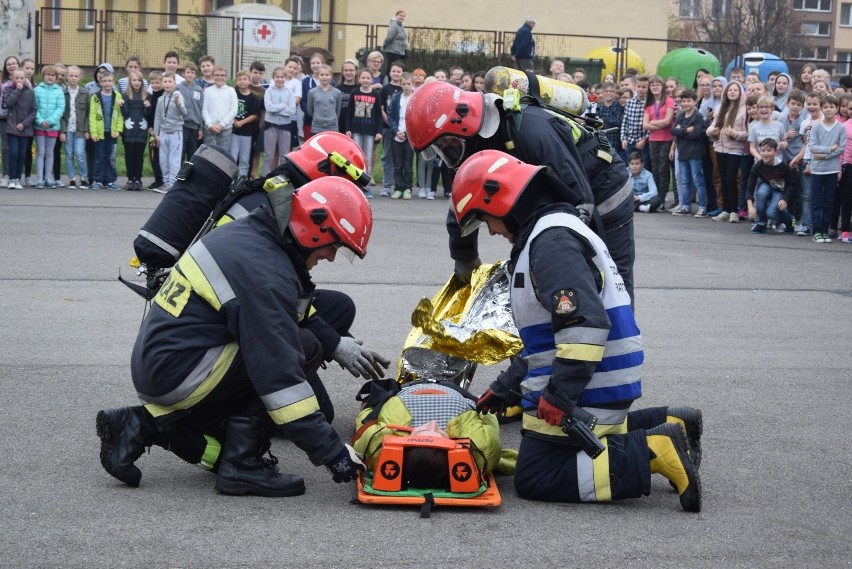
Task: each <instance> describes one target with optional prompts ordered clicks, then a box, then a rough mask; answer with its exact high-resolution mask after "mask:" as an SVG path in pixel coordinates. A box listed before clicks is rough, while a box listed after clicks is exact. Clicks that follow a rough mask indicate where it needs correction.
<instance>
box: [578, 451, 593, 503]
mask: <svg viewBox="0 0 852 569" xmlns="http://www.w3.org/2000/svg"><path fill="white" fill-rule="evenodd" d="M577 491H578V493H579V494H580V501H581V502H596V501H597V497H596V496H595V466H594V462H593V461H592V459H591V458H590V457H589V455H587V454H586V453H584V452H582V451H580V452H578V453H577Z"/></svg>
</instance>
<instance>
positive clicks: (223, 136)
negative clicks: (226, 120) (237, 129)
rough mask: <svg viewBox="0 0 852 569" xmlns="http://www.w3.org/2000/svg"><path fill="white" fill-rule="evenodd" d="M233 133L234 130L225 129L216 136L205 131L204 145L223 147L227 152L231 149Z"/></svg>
mask: <svg viewBox="0 0 852 569" xmlns="http://www.w3.org/2000/svg"><path fill="white" fill-rule="evenodd" d="M231 131H232V129H230V128H226V129H223V130H222V131H221V132H220V133H219V134H214V133H213V132H211V131H210V130H208V129H206V128H205V129H204V144H215V145H217V146H221V147H222V148H224V149H225V150H228V149H229V148H231Z"/></svg>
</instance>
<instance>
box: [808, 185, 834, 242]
mask: <svg viewBox="0 0 852 569" xmlns="http://www.w3.org/2000/svg"><path fill="white" fill-rule="evenodd" d="M836 189H837V173H836V172H835V173H834V174H811V215H812V216H813V224H814V226H813V229H814V233H828V226H829V223H830V221H831V208H832V206H834V192H835V191H836Z"/></svg>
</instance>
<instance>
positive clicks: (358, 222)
mask: <svg viewBox="0 0 852 569" xmlns="http://www.w3.org/2000/svg"><path fill="white" fill-rule="evenodd" d="M279 191H280V192H282V194H281V195H274V196H271V197H270V204H271V205H272V207H271V208H266V207H262V208H259V209H257V210H255V211H254V212H253V213H252V214H251V215H249V216H246V217H244V218H242V219H239V220H236V221H234V222H232V223H229V224H227V225H226V226H224V227H221V228H218V229H216V230H215V231H212V232H210V233H209V234H207V235H206V236H204V237H203V238H202V239H201V240H200V241H198V242H196V243H194V244H193V245H192V246H191V247H190V248H189V249H188V250H187V251H186V252H185V253H184V254H183V255H182V256H181V257H180V259H179V260H178V262H177V264H176V265H175V266H174V268H173V269H172V270H171V272H170V273H169V276H168V278H167V279H166V281H165V282H164V283H163V286H162V287H161V288H160V289H159V291H158V292H157V295H156V297H155V299H154V303H153V306H152V307H151V310H150V312H149V314H148V316H147V317H146V319H145V321H144V322H143V324H142V328H141V330H140V333H139V336H138V338H137V341H136V344H135V346H134V348H133V354H132V359H131V373H132V378H133V384H134V386H135V388H136V391H137V394H138V396H139V397H140V399H141V400H142V401H143V402H145V405H144V406H139V407H127V408H120V409H112V410H104V411H100V412H99V413H98V415H97V422H96V424H97V433H98V436H99V437H100V439H101V464H102V465H103V467H104V468H105V469H106V470H107V472H109V473H110V474H111V475H113V476H114V477H116V478H118V479H119V480H121V481H122V482H124V483H126V484H129V485H131V486H138V485H139V481H140V478H141V472H140V470H139V468H138V467H137V466H136V465H135V464H134V463H135V462H136V460H137V459H139V458H140V457H141V455H142V454H143V452H144V451H145V449H146V447H149V446H151V445H157V446H161V447H163V448H165V449H166V450H169V451H171V452H173V453H174V454H176V455H177V456H178V457H180V458H182V459H183V460H185V461H187V462H189V463H191V464H195V465H198V466H200V467H202V468H204V469H208V470H212V471H215V472H216V473H217V477H216V484H215V486H216V489H217V490H218V491H220V492H222V493H226V494H257V495H261V496H293V495H297V494H301V493H303V492H304V490H305V486H304V481H303V480H302V478H301V477H299V476H296V475H291V474H282V473H280V472H279V471H278V467H277V466H276V463H277V459H275V457H273V456H272V455H271V454H270V455H269V457H265V456H264V453H266V452H267V451H268V450H269V448H270V437H271V435H272V433H273V430H274V429H275V428H276V426H277V427H279V428H281V429H282V430H283V431H284V433H285V434H286V435H287V436H288V437H289V438H290V439H291V440H292V441H293V442H294V443H295V444H296V445H297V446H298V447H299V448H301V449H302V450H303V451H305V452H306V453H307V455H308V457H309V458H310V460H311V461H312V462H313V463H314V464H316V465H326V466H327V467H328V468H329V469H330V471H331V473H332V476H333V478H334V481H335V482H348V481H351V480H353V479H354V478H355V477H356V475H357V473H358V472H359V471H362V470H363V468H364V466H363V464H362V463H361V462H360V460H359V459H358V458H357V455H356V454H355V453H354V451H352V449H351V448H350V447H348V446H347V445H344V444H343V442H342V440H341V438H340V436H339V435H338V434H337V433H336V432H335V430H334V429H333V428H332V427H331V425H329V423H328V422H327V421H326V420H325V418H324V417H323V415H322V413H320V408H319V405H318V402H317V397H316V395H315V393H314V391H313V389H312V387H311V385H310V383H308V382H307V381H306V377H305V376H306V374H305V371H304V370H305V369H310V368H311V367H313V370H314V371H315V370H316V367H318V366H319V364H320V362H321V358H320V357H318V355H319V354H321V353H322V349H321V346H320V345H319V341H318V340H317V339H316V337H315V336H314V335H313V334H312V333H311V332H310V331H309V330H308V329H305V328H300V326H299V322H300V321H301V320H302V319H304V318H305V317H306V316H307V314H306V311H307V310H308V307H309V304H310V298H311V293H312V292H313V290H314V285H313V283H312V282H311V276H310V270H311V269H313V268H314V267H315V266H316V265H317V263H318V262H319V261H321V260H327V261H329V262H333V261H334V260H335V258H336V257H337V256H338V255H344V256H346V257H347V258H349V259H350V260H352V259H354V257H356V256H357V257H359V258H363V256H364V255H365V254H366V252H367V243H368V241H369V238H370V233H371V230H372V214H371V211H370V207H369V205H368V203H367V200H366V198H365V197H364V195H363V193H362V192H361V190H360V189H359V188H358V187H357V186H355V185H354V184H353V183H352V182H350V181H348V180H345V179H343V178H340V177H327V178H322V179H320V180H316V181H313V182H310V183H308V184H306V185H305V186H303V187H302V188H301V189H299V190H297V191H295V192H293V191H288V190H287V189H285V188H282V189H279V190H278V191H276V192H275V193H276V194H277V193H278V192H279Z"/></svg>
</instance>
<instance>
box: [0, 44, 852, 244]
mask: <svg viewBox="0 0 852 569" xmlns="http://www.w3.org/2000/svg"><path fill="white" fill-rule="evenodd" d="M383 63H384V58H383V55H382V53H381V52H378V51H375V52H371V53H369V54H368V55H367V57H366V61H365V66H364V67H359V65H358V62H357V61H355V60H352V59H347V60H346V61H345V62H344V63H343V65H342V66H341V68H340V74H339V81H340V82H339V84H338V83H336V82H335V80H334V75H335V74H334V70H333V69H332V68H331V67H330V66H329V65H327V64H326V62H325V60H324V59H323V56H322V54H321V53H316V54H314V55H313V56H311V58H310V60H309V62H308V66H307V71H308V74H307V75H306V74H304V73H303V67H305V65H304V62H303V60H302V58H301V57H299V56H292V57H289V58H287V60H286V61H284V63H283V64H282V65H281V66H279V67H276V68H275V69H273V70H272V73H271V82H270V83H266V82H265V72H266V68H265V66H264V65H263V63H261V62H255V63H253V64H252V65H251V67H250V69H248V70H241V71H238V72H237V73H236V74H235V75H234V77H233V80H234V81H233V82H234V85H235V86H234V87H231V86H230V85H229V84H228V76H227V71H226V70H225V69H224V68H223V67H220V66H217V65H216V62H215V61H214V60H213V58H212V57H210V56H204V57H202V58H201V59H200V61H199V62H198V65H196V64H195V63H194V62H187V63H185V64H184V65H183V67H181V65H180V59H179V57H178V55H177V54H176V53H175V52H167V53H166V54H165V57H164V58H163V70H162V71H160V70H157V71H151V72H150V73H148V74H147V77H146V76H144V75H143V73H142V63H141V61H140V60H139V58H138V57H137V56H131V57H129V58H128V59H127V61H126V63H125V70H124V73H123V74H122V75H123V76H122V77H121V79H120V80H118V81H117V82H116V72H115V70H114V69H113V67H112V66H111V65H110V64H108V63H105V64H103V65H101V66H99V67H98V68H97V69H96V70H95V72H94V80H93V81H91V82H90V83H87V84H86V85H81V84H80V81H81V76H82V74H81V70H80V69H79V68H78V67H76V66H69V67H68V68H66V67H65V66H63V65H59V64H57V65H46V66H44V67H43V68H42V69H41V79H42V80H41V82H40V83H38V84H36V82H35V75H36V66H35V63H34V62H33V61H32V60H23V61H19V60H18V59H17V58H16V57H7V58H6V59H5V61H4V64H3V69H2V78H0V96H2V104H0V133H2V150H3V153H2V165H3V177H2V180H0V184H2V186H3V187H7V188H10V189H19V188H22V187H23V186H25V185H29V186H34V187H64V186H65V184H64V183H63V181H62V178H61V176H60V172H61V163H62V160H61V156H62V154H63V152H62V151H61V148H62V147H63V145H64V157H65V160H64V162H65V174H66V176H67V180H68V187H71V188H90V187H91V188H93V189H102V188H109V189H119V188H118V186H117V172H116V167H115V144H116V143H117V141H118V139H119V138H121V140H122V143H123V148H124V159H125V168H126V171H125V172H124V173H125V174H126V176H127V184H126V185H125V189H127V190H141V189H142V188H143V184H142V171H143V165H144V157H145V154H146V148H147V153H148V157H149V160H150V163H151V168H152V170H153V174H154V182H153V183H152V184H150V185H149V186H148V188H147V189H150V190H153V191H158V192H165V191H167V190H168V188H169V187H170V185H171V184H173V183H174V180H175V177H176V176H177V174H178V171H179V169H180V165H181V161H182V160H184V159H186V158H188V157H189V156H191V155H192V154H193V153H194V152H195V150H196V149H197V147H198V145H199V144H200V143H201V142H202V141H204V142H207V143H210V144H217V145H220V146H222V147H224V148H226V149H228V150H229V151H230V153H231V154H232V155H233V157H234V159H235V161H236V162H237V163H238V164H239V169H240V174H241V175H246V176H256V175H258V174H266V173H268V172H269V171H271V170H272V169H273V168H274V167H275V166H276V165H277V164H278V163H279V162H280V161H281V160H282V158H283V156H284V155H285V154H287V153H288V152H289V151H290V150H291V149H292V148H294V147H297V146H298V145H299V144H300V143H301V142H303V141H304V140H305V138H306V137H310V136H311V135H312V134H316V133H318V132H323V131H328V130H337V131H339V132H342V133H345V134H347V135H348V136H350V137H352V138H353V139H354V140H355V141H356V142H357V143H358V144H359V146H361V147H362V148H363V149H364V151H365V154H366V156H367V170H368V173H370V174H372V173H373V169H374V165H375V164H376V162H377V160H380V161H381V165H382V170H383V175H382V189H381V196H382V197H388V198H391V199H403V200H408V199H411V198H412V197H414V196H415V195H416V196H417V197H419V198H422V199H435V198H436V197H437V194H438V186H439V181H441V182H442V185H443V193H444V197H449V193H450V188H451V186H452V171H451V170H450V169H449V168H447V167H446V165H444V164H442V163H441V161H440V158H436V159H435V160H433V161H429V160H424V159H423V157H422V156H420V155H419V154H415V153H413V152H412V150H411V147H410V145H409V144H408V140H407V133H406V122H405V109H406V104H407V101H408V99H409V97H410V96H411V93H412V92H413V91H414V90H415V89H417V88H418V87H419V86H420V85H422V84H424V83H426V82H429V81H447V82H450V83H453V84H455V85H456V86H458V87H459V88H462V89H467V90H472V91H482V90H483V88H484V75H485V74H484V72H476V73H471V72H465V71H464V70H463V69H461V68H460V67H453V68H451V69H450V70H449V71H446V70H444V69H437V70H435V71H434V73H433V74H432V75H431V76H428V75H427V73H426V72H425V71H424V70H422V69H414V70H413V71H412V72H410V73H408V72H406V70H405V64H404V62H403V61H401V60H395V61H393V62H392V63H391V64H390V65H389V66H388V69H387V73H382V67H383ZM199 71H200V74H201V76H200V77H199V76H198V73H199ZM550 75H551V76H552V77H553V78H555V79H559V80H562V81H569V82H573V83H577V84H578V85H579V86H581V87H582V88H584V89H586V90H587V91H589V92H590V95H591V97H590V99H592V100H596V105H595V112H596V113H597V114H598V116H599V117H600V118H601V119H602V120H603V122H604V125H605V128H606V129H607V138H608V140H609V142H610V144H611V146H612V147H613V149H614V151H616V152H617V153H618V154H619V156H621V158H622V160H623V161H624V162H625V163H626V164H627V166H628V168H629V170H630V173H631V178H632V180H633V189H634V200H635V203H636V210H637V211H639V212H646V213H653V212H665V211H668V212H671V213H672V214H674V215H677V216H686V215H691V216H694V217H698V218H708V217H709V218H711V219H712V220H714V221H720V222H721V221H727V222H731V223H735V222H739V221H741V220H745V219H749V220H751V222H752V226H751V231H752V232H753V233H764V232H766V231H767V230H770V229H771V230H774V231H775V232H778V233H784V232H795V233H796V234H797V235H802V236H805V235H808V236H812V237H813V240H814V241H815V242H818V243H824V242H829V241H831V240H832V239H834V238H839V239H842V240H843V241H846V242H852V236H850V216H852V169H849V168H847V165H848V164H850V163H852V136H850V135H852V121H849V122H847V117H848V116H849V115H850V114H852V93H846V87H848V86H850V85H849V84H852V80H850V81H841V86H840V87H837V88H835V89H834V90H833V89H832V84H831V81H830V75H829V74H828V73H827V72H825V71H824V70H820V69H815V68H814V66H812V65H805V66H804V67H803V69H802V71H801V73H799V76H798V78H795V79H794V78H793V77H791V76H790V75H788V74H786V73H777V72H773V73H772V74H770V77H769V81H768V82H766V83H764V82H763V81H761V78H760V76H759V75H758V74H757V73H755V72H752V73H749V74H745V73H744V72H743V70H742V69H739V68H735V69H733V70H732V71H731V76H730V77H723V76H719V77H713V76H712V75H710V74H709V73H708V72H705V71H704V70H699V71H698V73H696V76H695V81H694V84H693V85H691V86H681V85H679V83H678V81H677V80H676V79H675V78H673V77H669V78H663V77H660V76H657V75H650V76H645V75H639V74H637V73H635V72H631V70H628V73H627V74H626V75H625V76H624V77H621V78H620V79H619V80H618V81H616V78H615V77H613V76H612V75H611V74H608V75H607V76H606V77H604V79H603V81H602V83H601V84H597V85H590V84H589V83H588V81H587V80H586V76H585V72H584V71H583V70H582V69H577V70H575V71H574V73H573V74H571V75H568V74H567V73H565V67H564V64H563V63H562V62H561V61H558V60H556V61H554V62H553V65H551V68H550ZM844 79H846V78H844ZM116 85H117V88H116ZM33 143H35V153H33ZM379 148H381V149H382V150H381V156H378V154H379V151H378V149H379ZM33 154H35V169H33V168H32V161H33ZM261 157H262V161H263V166H262V168H261V167H260V166H259V164H260V160H261ZM374 185H375V183H374ZM670 190H671V191H672V196H673V198H672V200H671V201H670V202H669V203H667V202H668V200H667V194H668V192H669V191H670ZM366 193H367V197H369V198H372V197H373V194H372V191H371V190H370V189H368V190H366ZM693 201H694V202H695V204H696V206H697V209H696V210H695V211H693V205H692V203H693ZM667 207H668V209H667Z"/></svg>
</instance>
